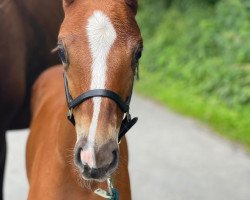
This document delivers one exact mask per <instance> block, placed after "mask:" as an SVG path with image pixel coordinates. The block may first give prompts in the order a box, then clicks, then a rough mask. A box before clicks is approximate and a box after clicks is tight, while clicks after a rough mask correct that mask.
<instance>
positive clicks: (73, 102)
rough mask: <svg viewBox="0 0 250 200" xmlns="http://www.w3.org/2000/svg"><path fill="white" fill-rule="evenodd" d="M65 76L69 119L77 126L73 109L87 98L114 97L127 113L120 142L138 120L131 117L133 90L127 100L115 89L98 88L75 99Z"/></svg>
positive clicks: (122, 125)
mask: <svg viewBox="0 0 250 200" xmlns="http://www.w3.org/2000/svg"><path fill="white" fill-rule="evenodd" d="M63 77H64V86H65V93H66V99H67V103H68V108H69V111H68V113H67V118H68V120H69V121H70V122H71V123H72V124H73V125H74V126H75V118H74V115H73V109H74V108H75V107H77V106H79V105H80V104H81V103H83V102H84V101H86V100H87V99H90V98H93V97H107V98H110V99H112V100H113V101H115V102H116V104H117V105H118V106H119V108H120V109H121V110H122V111H123V112H124V113H125V114H126V116H125V117H124V119H123V120H122V124H121V127H120V131H119V135H118V141H119V142H120V140H121V138H122V137H123V136H124V135H125V134H126V133H127V132H128V131H129V129H130V128H132V126H134V124H135V123H136V122H137V120H138V118H137V117H135V118H133V119H131V116H130V114H129V104H130V100H131V97H132V91H131V94H130V96H129V98H128V99H127V100H126V101H123V100H122V98H121V97H120V96H119V95H118V94H116V93H115V92H113V91H110V90H105V89H96V90H89V91H87V92H85V93H83V94H81V95H80V96H78V97H76V98H75V99H73V98H72V97H71V95H70V92H69V86H68V81H67V77H66V74H65V73H64V74H63Z"/></svg>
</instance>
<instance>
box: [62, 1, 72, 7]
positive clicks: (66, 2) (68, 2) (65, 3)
mask: <svg viewBox="0 0 250 200" xmlns="http://www.w3.org/2000/svg"><path fill="white" fill-rule="evenodd" d="M73 1H74V0H63V3H64V5H66V6H69V5H70V4H71V3H73Z"/></svg>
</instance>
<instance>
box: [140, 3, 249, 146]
mask: <svg viewBox="0 0 250 200" xmlns="http://www.w3.org/2000/svg"><path fill="white" fill-rule="evenodd" d="M166 2H170V0H157V1H155V0H142V1H140V3H141V7H140V9H139V13H138V14H139V15H138V22H139V24H140V27H141V31H142V35H143V38H144V51H143V57H142V60H141V66H140V69H141V74H140V75H141V80H140V81H139V82H138V84H137V85H136V89H137V91H138V92H139V93H141V94H143V95H146V96H149V97H151V98H154V99H156V100H159V101H160V102H162V103H164V104H165V105H167V106H169V107H171V108H172V109H174V110H176V111H178V112H181V113H184V114H186V115H190V116H193V117H195V118H197V119H200V120H201V121H203V122H205V123H207V124H209V125H210V126H211V127H213V128H214V129H215V130H216V131H218V132H219V133H220V134H221V135H223V136H224V137H227V138H230V139H232V140H233V141H237V142H239V143H241V144H244V145H245V146H246V147H247V148H249V149H250V68H249V66H250V37H249V35H250V20H249V19H250V4H249V1H248V0H172V1H171V2H172V3H171V4H169V3H166Z"/></svg>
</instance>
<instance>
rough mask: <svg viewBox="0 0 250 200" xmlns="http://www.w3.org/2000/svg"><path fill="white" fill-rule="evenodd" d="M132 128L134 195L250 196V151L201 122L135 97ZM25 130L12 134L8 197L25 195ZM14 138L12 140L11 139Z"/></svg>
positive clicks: (192, 199)
mask: <svg viewBox="0 0 250 200" xmlns="http://www.w3.org/2000/svg"><path fill="white" fill-rule="evenodd" d="M131 111H132V114H133V116H139V122H138V124H137V125H136V126H135V127H134V128H133V130H132V131H130V132H129V133H128V139H129V150H130V175H131V184H132V192H133V199H134V200H249V199H250V156H249V155H247V154H246V153H245V152H244V151H243V150H242V149H241V148H239V147H237V146H236V145H232V144H231V143H229V142H227V141H225V140H223V139H221V138H220V137H218V136H216V135H215V134H213V133H212V132H211V131H210V130H209V129H207V128H206V127H204V126H203V125H201V124H200V123H197V122H196V121H194V120H192V119H189V118H185V117H182V116H180V115H177V114H174V113H173V112H171V111H169V110H167V109H165V108H163V107H162V106H159V105H157V104H155V103H152V102H150V101H147V100H144V99H143V98H141V97H138V96H135V97H134V98H133V105H132V110H131ZM22 132H26V133H21V132H20V131H19V132H12V133H11V134H8V141H9V157H8V164H7V174H6V186H5V192H6V193H5V197H6V198H5V200H24V199H26V195H27V181H26V179H25V170H24V162H25V161H24V149H25V141H26V138H27V131H22ZM10 141H11V144H10Z"/></svg>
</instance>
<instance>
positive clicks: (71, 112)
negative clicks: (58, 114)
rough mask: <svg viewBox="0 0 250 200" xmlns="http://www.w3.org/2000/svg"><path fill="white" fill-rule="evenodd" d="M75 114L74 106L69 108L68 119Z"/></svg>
mask: <svg viewBox="0 0 250 200" xmlns="http://www.w3.org/2000/svg"><path fill="white" fill-rule="evenodd" d="M72 116H73V108H71V109H69V111H68V113H67V117H68V119H71V118H72Z"/></svg>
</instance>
